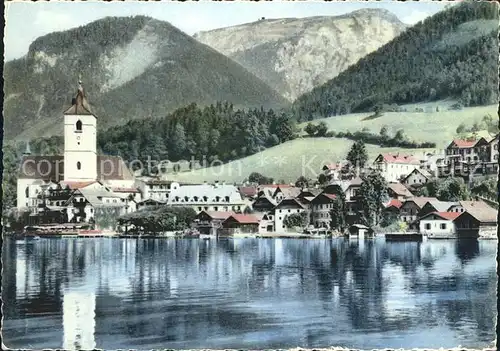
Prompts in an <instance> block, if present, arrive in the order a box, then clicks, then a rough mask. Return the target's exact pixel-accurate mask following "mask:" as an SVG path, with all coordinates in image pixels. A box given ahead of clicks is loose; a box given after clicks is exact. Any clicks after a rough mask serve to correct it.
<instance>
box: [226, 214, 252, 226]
mask: <svg viewBox="0 0 500 351" xmlns="http://www.w3.org/2000/svg"><path fill="white" fill-rule="evenodd" d="M229 218H234V220H235V221H236V222H238V223H241V224H259V220H258V219H257V217H255V216H253V215H246V214H239V213H235V214H232V215H231V216H229V217H228V218H227V219H226V220H228V219H229Z"/></svg>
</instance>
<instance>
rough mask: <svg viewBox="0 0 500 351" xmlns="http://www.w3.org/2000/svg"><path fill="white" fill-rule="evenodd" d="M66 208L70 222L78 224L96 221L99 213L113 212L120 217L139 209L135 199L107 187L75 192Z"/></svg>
mask: <svg viewBox="0 0 500 351" xmlns="http://www.w3.org/2000/svg"><path fill="white" fill-rule="evenodd" d="M65 206H66V211H67V214H68V221H69V222H77V223H79V222H87V223H88V222H90V221H92V220H95V219H96V214H98V213H99V211H101V212H102V211H106V210H108V211H110V210H112V212H113V213H114V214H115V215H116V216H117V217H118V216H121V215H124V214H126V213H130V212H135V211H136V209H137V206H136V202H135V201H134V200H133V199H130V198H129V197H128V196H127V195H124V194H121V193H115V192H113V191H110V190H109V189H107V188H105V187H102V188H83V189H78V190H75V191H74V192H73V195H72V196H71V198H70V199H69V200H68V202H67V203H66V205H65Z"/></svg>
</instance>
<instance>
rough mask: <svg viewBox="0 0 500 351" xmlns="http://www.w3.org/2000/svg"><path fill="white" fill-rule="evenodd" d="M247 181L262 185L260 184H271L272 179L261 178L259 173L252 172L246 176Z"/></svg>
mask: <svg viewBox="0 0 500 351" xmlns="http://www.w3.org/2000/svg"><path fill="white" fill-rule="evenodd" d="M248 181H249V182H250V183H257V184H259V185H262V184H272V182H273V178H268V177H266V176H263V175H262V174H260V173H257V172H252V173H250V175H249V176H248Z"/></svg>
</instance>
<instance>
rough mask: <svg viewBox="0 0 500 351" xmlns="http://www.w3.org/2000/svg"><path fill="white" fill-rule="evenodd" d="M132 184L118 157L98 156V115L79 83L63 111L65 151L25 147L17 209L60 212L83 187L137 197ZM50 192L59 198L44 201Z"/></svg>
mask: <svg viewBox="0 0 500 351" xmlns="http://www.w3.org/2000/svg"><path fill="white" fill-rule="evenodd" d="M134 184H135V179H134V176H133V175H132V173H131V172H130V170H129V169H128V168H127V166H126V165H125V162H124V161H123V159H122V158H121V157H119V156H107V155H97V116H96V115H95V114H94V113H93V112H92V110H91V107H90V105H89V103H88V101H87V99H86V96H85V92H84V90H83V87H82V84H81V82H79V86H78V90H77V92H76V97H75V98H73V100H72V106H71V107H69V108H68V109H66V111H65V112H64V154H63V155H55V156H38V155H37V156H35V155H31V154H30V152H29V147H28V148H27V152H26V153H25V155H24V156H23V158H22V160H21V164H20V169H19V176H18V181H17V208H18V209H28V210H29V211H30V212H31V213H32V214H33V213H39V208H42V207H43V208H49V209H50V210H54V211H59V210H62V207H66V206H67V205H68V204H67V203H66V201H67V200H69V197H70V195H71V194H72V192H74V191H75V190H77V189H83V188H85V189H87V190H88V191H89V190H90V189H93V190H95V191H98V192H100V193H102V191H107V192H110V193H112V192H114V190H115V189H116V190H117V192H118V193H119V194H120V197H124V198H125V197H127V198H128V197H130V198H134V199H135V200H136V199H137V193H138V189H137V188H136V187H135V185H134ZM63 190H65V191H66V192H64V191H63ZM51 192H56V193H57V194H58V198H57V199H55V200H54V199H52V200H54V201H46V198H47V195H48V194H49V193H51ZM62 193H66V195H65V196H62V195H61V194H62ZM59 197H60V199H59ZM51 207H52V208H51ZM62 212H64V211H62Z"/></svg>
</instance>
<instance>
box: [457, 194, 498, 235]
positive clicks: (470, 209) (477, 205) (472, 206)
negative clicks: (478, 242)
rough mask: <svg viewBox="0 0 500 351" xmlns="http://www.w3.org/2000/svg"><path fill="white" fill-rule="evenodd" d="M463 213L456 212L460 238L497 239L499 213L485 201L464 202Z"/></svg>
mask: <svg viewBox="0 0 500 351" xmlns="http://www.w3.org/2000/svg"><path fill="white" fill-rule="evenodd" d="M463 209H464V211H463V212H456V213H458V214H459V216H458V217H457V218H456V219H455V221H454V222H455V228H456V232H457V236H458V237H459V238H479V237H486V238H496V237H497V226H498V211H497V210H496V209H494V208H492V207H490V206H488V204H486V203H485V202H483V201H469V202H464V204H463Z"/></svg>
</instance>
